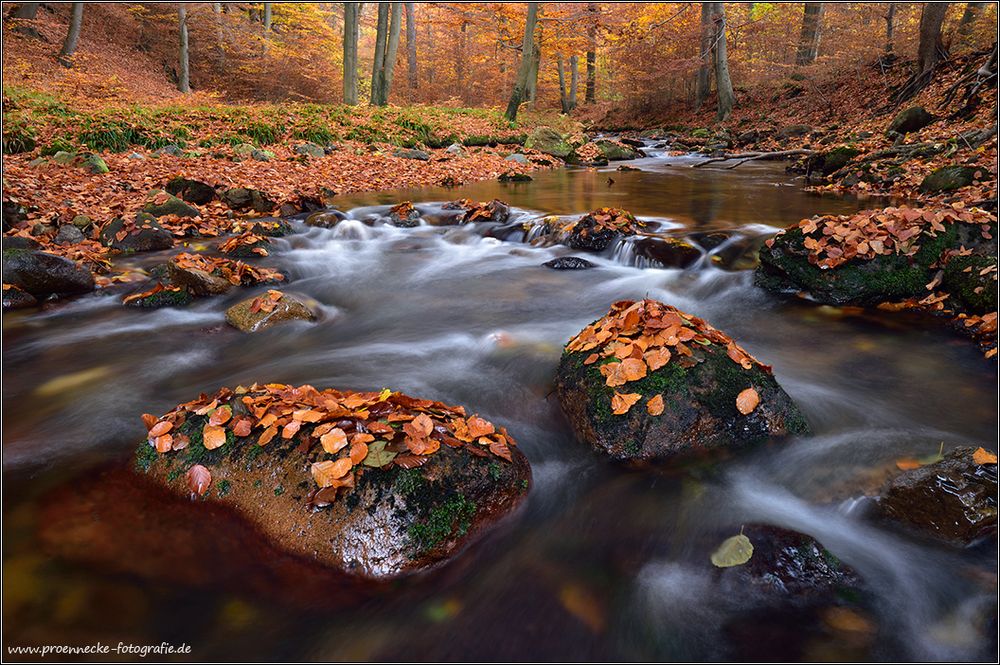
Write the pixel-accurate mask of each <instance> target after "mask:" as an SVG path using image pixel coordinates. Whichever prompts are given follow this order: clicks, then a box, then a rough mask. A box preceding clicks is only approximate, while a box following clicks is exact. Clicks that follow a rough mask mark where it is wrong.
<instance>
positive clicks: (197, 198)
mask: <svg viewBox="0 0 1000 665" xmlns="http://www.w3.org/2000/svg"><path fill="white" fill-rule="evenodd" d="M166 189H167V193H168V194H171V195H173V196H176V197H179V198H181V199H183V200H184V201H187V202H188V203H193V204H195V205H200V206H202V205H205V204H207V203H211V202H212V201H214V200H215V197H216V193H215V188H214V187H212V186H211V185H209V184H207V183H204V182H201V181H200V180H192V179H190V178H173V179H172V180H171V181H170V182H168V183H167V188H166Z"/></svg>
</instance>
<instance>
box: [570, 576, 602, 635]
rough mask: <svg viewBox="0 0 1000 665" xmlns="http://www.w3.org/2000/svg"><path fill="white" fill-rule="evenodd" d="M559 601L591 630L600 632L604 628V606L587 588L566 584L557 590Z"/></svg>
mask: <svg viewBox="0 0 1000 665" xmlns="http://www.w3.org/2000/svg"><path fill="white" fill-rule="evenodd" d="M559 602H560V603H562V606H563V607H564V608H565V609H566V611H567V612H569V613H570V614H572V615H573V616H575V617H576V618H577V619H579V620H580V621H582V622H583V623H584V624H586V626H587V627H588V628H590V630H591V631H593V632H595V633H600V632H602V631H603V630H604V626H605V623H606V620H605V616H604V608H603V606H602V605H601V603H600V601H599V600H598V599H597V598H596V597H595V596H594V594H592V593H591V592H590V591H589V590H588V589H586V588H584V587H582V586H580V585H578V584H572V583H570V584H566V585H565V586H563V588H562V589H560V590H559Z"/></svg>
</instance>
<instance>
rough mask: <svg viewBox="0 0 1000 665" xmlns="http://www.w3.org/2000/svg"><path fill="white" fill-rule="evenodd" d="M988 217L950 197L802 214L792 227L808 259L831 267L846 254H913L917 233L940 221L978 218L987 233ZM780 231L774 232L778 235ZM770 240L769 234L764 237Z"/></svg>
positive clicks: (934, 230) (932, 231) (932, 229)
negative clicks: (920, 204)
mask: <svg viewBox="0 0 1000 665" xmlns="http://www.w3.org/2000/svg"><path fill="white" fill-rule="evenodd" d="M990 222H996V217H994V216H993V215H991V214H989V213H987V212H985V211H983V210H980V209H978V208H971V209H966V208H965V206H964V204H962V203H955V204H953V205H952V206H951V207H950V208H940V209H937V210H932V209H929V208H908V207H905V206H904V207H901V208H884V209H882V210H862V211H861V212H859V213H857V214H856V215H852V216H848V215H823V216H819V217H812V218H810V219H804V220H802V221H801V222H799V224H798V226H797V227H793V228H798V229H800V230H801V231H802V234H803V236H804V241H803V245H804V246H805V248H806V249H807V250H809V256H808V258H809V262H810V263H812V264H813V265H815V266H819V267H820V268H824V269H828V268H836V267H837V266H840V265H843V264H844V263H847V262H848V261H850V260H851V259H854V258H858V259H861V260H870V259H874V258H875V257H877V256H884V255H891V254H899V255H903V256H913V255H914V254H916V253H917V252H918V251H919V250H920V244H919V241H920V239H921V237H922V236H928V237H936V235H937V234H938V233H939V232H943V231H945V230H946V226H945V225H946V224H955V223H966V224H979V225H981V227H982V229H981V232H982V236H983V238H986V239H990V238H992V235H991V232H990V226H989V224H990ZM784 233H785V232H782V233H779V234H778V236H780V235H783V234H784ZM766 244H767V246H768V247H771V246H772V245H773V244H774V238H770V239H768V241H767V243H766Z"/></svg>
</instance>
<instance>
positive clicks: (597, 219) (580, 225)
mask: <svg viewBox="0 0 1000 665" xmlns="http://www.w3.org/2000/svg"><path fill="white" fill-rule="evenodd" d="M645 227H646V224H645V222H642V221H640V220H638V219H636V218H635V216H633V215H632V213H630V212H629V211H628V210H622V209H620V208H598V209H597V210H594V211H592V212H590V213H588V214H586V215H584V216H583V217H581V218H580V219H578V220H576V221H574V222H572V223H570V224H567V225H566V226H564V227H563V228H562V232H563V233H565V234H568V235H577V236H579V237H581V238H586V237H588V236H591V235H597V234H598V233H602V232H606V231H610V232H613V233H620V234H622V235H634V234H636V233H638V232H639V231H641V230H642V229H644V228H645Z"/></svg>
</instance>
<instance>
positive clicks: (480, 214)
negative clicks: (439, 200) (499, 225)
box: [442, 199, 508, 224]
mask: <svg viewBox="0 0 1000 665" xmlns="http://www.w3.org/2000/svg"><path fill="white" fill-rule="evenodd" d="M442 207H443V208H444V209H445V210H461V211H463V213H462V215H461V217H459V220H458V221H459V222H460V223H462V224H467V223H469V222H475V221H480V220H482V221H484V222H488V221H491V220H492V219H493V218H494V216H495V215H497V214H498V212H501V211H503V210H506V209H507V208H508V206H507V204H506V203H504V202H503V201H501V200H500V199H493V200H492V201H480V202H478V203H477V202H475V201H473V200H472V199H458V200H457V201H449V202H448V203H445V204H444V206H442Z"/></svg>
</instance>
